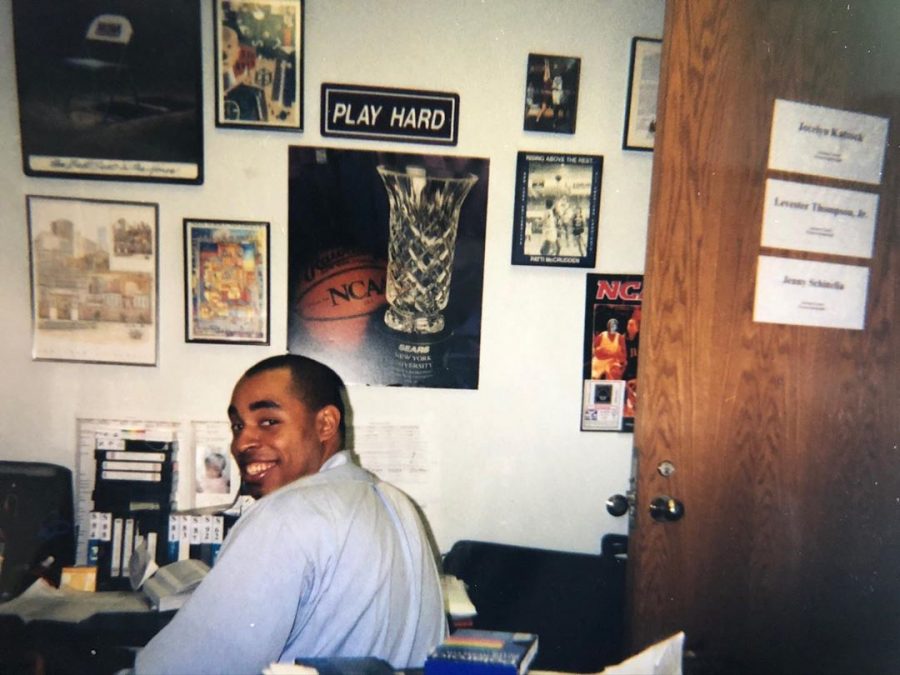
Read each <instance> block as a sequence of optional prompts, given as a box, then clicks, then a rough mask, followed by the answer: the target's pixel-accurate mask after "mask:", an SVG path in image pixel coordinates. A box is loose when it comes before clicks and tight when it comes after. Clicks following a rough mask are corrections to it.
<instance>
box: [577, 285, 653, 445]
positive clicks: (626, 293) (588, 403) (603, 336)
mask: <svg viewBox="0 0 900 675" xmlns="http://www.w3.org/2000/svg"><path fill="white" fill-rule="evenodd" d="M643 285H644V277H643V276H642V275H639V274H593V273H592V274H588V275H587V284H586V292H585V306H584V352H583V374H582V399H581V401H582V403H581V430H582V431H634V419H635V414H636V412H637V402H638V389H637V367H638V351H639V347H640V338H641V295H642V292H643Z"/></svg>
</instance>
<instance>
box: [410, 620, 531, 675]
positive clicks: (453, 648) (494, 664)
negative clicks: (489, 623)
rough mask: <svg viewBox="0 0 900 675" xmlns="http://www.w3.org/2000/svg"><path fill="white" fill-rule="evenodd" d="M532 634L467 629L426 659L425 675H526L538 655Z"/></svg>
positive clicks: (452, 637)
mask: <svg viewBox="0 0 900 675" xmlns="http://www.w3.org/2000/svg"><path fill="white" fill-rule="evenodd" d="M537 650H538V636H537V635H535V634H533V633H511V632H505V631H490V630H478V629H475V628H465V629H461V630H458V631H456V632H455V633H453V634H451V635H450V636H449V637H447V638H446V639H445V640H444V641H443V642H442V643H441V644H439V645H438V646H437V647H435V648H434V649H433V650H432V652H431V653H430V654H429V655H428V658H427V659H426V660H425V669H424V670H425V675H458V674H460V673H465V674H467V675H524V674H525V673H527V672H528V668H529V666H530V665H531V662H532V661H534V657H535V656H536V655H537Z"/></svg>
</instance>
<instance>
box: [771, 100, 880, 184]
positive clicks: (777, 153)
mask: <svg viewBox="0 0 900 675" xmlns="http://www.w3.org/2000/svg"><path fill="white" fill-rule="evenodd" d="M887 132H888V120H887V118H885V117H877V116H875V115H865V114H863V113H857V112H849V111H846V110H836V109H834V108H825V107H823V106H817V105H810V104H808V103H797V102H796V101H786V100H784V99H775V110H774V113H773V116H772V135H771V139H770V142H769V168H770V169H774V170H778V171H790V172H793V173H804V174H810V175H813V176H824V177H826V178H839V179H842V180H852V181H859V182H861V183H871V184H872V185H879V184H880V183H881V173H882V166H883V164H884V151H885V143H886V142H887Z"/></svg>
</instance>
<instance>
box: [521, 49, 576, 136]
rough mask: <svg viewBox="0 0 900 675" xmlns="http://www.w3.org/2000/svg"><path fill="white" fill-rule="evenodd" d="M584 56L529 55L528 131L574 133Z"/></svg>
mask: <svg viewBox="0 0 900 675" xmlns="http://www.w3.org/2000/svg"><path fill="white" fill-rule="evenodd" d="M580 74H581V59H579V58H575V57H572V56H550V55H548V54H529V55H528V68H527V71H526V75H525V131H549V132H552V133H557V134H574V133H575V117H576V113H577V111H578V79H579V76H580Z"/></svg>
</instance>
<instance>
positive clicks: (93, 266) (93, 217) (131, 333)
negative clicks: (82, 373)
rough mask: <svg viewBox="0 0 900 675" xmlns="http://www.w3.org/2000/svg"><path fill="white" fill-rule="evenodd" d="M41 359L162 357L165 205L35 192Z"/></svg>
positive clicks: (35, 306) (35, 307) (36, 342)
mask: <svg viewBox="0 0 900 675" xmlns="http://www.w3.org/2000/svg"><path fill="white" fill-rule="evenodd" d="M26 202H27V208H28V234H29V242H30V245H31V251H30V253H31V298H32V323H33V327H34V331H33V347H32V356H33V358H34V359H35V360H37V361H44V360H48V361H88V362H92V363H118V364H130V365H141V366H154V365H156V357H157V333H158V327H159V319H158V317H159V308H158V301H157V297H158V277H157V270H158V263H159V260H158V253H157V252H158V241H159V237H158V221H159V207H158V206H157V205H156V204H146V203H140V202H115V201H107V200H100V199H73V198H68V197H48V196H40V195H29V196H28V197H27V198H26Z"/></svg>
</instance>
